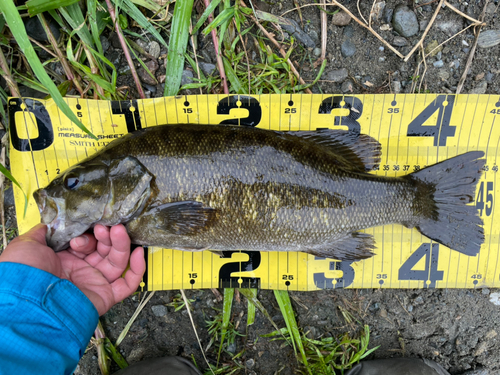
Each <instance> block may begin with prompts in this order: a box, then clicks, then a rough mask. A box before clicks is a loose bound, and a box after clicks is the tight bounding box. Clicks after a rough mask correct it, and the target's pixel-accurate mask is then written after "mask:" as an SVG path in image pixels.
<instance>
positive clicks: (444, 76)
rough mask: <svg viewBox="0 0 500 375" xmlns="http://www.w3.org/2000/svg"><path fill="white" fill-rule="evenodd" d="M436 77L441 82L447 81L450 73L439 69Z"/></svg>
mask: <svg viewBox="0 0 500 375" xmlns="http://www.w3.org/2000/svg"><path fill="white" fill-rule="evenodd" d="M437 76H438V77H439V78H440V79H441V80H443V81H447V80H448V79H449V78H450V73H449V72H448V71H447V70H446V69H439V71H438V72H437Z"/></svg>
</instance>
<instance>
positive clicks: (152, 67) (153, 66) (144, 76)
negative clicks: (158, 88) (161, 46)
mask: <svg viewBox="0 0 500 375" xmlns="http://www.w3.org/2000/svg"><path fill="white" fill-rule="evenodd" d="M146 66H147V68H148V69H149V71H150V72H151V74H152V75H153V77H154V75H155V73H156V71H157V70H158V68H159V65H158V62H157V61H156V60H149V61H148V62H147V63H146ZM137 74H138V75H139V78H140V79H141V81H142V82H144V83H147V84H148V85H151V86H155V85H157V84H158V82H156V79H155V78H153V77H151V76H150V75H149V73H148V72H147V71H146V69H144V68H143V67H142V66H141V67H140V69H139V70H138V71H137Z"/></svg>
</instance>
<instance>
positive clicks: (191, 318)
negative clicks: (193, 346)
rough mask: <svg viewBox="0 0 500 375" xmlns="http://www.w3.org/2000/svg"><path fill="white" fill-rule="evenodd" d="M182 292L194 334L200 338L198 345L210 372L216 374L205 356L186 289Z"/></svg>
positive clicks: (197, 338)
mask: <svg viewBox="0 0 500 375" xmlns="http://www.w3.org/2000/svg"><path fill="white" fill-rule="evenodd" d="M180 292H181V295H182V299H184V305H185V306H186V311H187V313H188V315H189V320H191V325H192V326H193V330H194V334H195V335H196V340H198V345H199V346H200V349H201V354H203V358H204V359H205V362H206V363H207V365H208V368H209V369H210V372H211V373H212V374H213V375H215V373H214V371H213V370H212V367H210V363H208V359H207V357H206V356H205V351H204V350H203V346H202V345H201V340H200V337H199V336H198V331H197V330H196V326H195V325H194V320H193V316H192V315H191V310H190V309H189V301H188V299H187V298H186V294H185V293H184V289H181V290H180Z"/></svg>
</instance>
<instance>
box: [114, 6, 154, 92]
mask: <svg viewBox="0 0 500 375" xmlns="http://www.w3.org/2000/svg"><path fill="white" fill-rule="evenodd" d="M106 5H107V7H108V12H109V15H110V16H111V20H112V21H113V25H114V26H115V28H116V35H118V39H119V40H120V44H121V46H122V49H123V53H124V54H125V58H126V59H127V63H128V65H129V67H130V73H131V74H132V77H134V82H135V85H136V87H137V92H138V93H139V97H140V98H141V99H146V95H144V90H143V89H142V85H141V81H140V80H139V76H138V75H137V71H136V70H135V65H134V62H133V61H132V57H131V56H130V52H129V50H128V47H127V43H126V42H125V38H124V36H123V32H122V29H121V27H120V24H119V23H118V22H117V20H116V14H115V9H114V8H113V5H112V4H111V0H106Z"/></svg>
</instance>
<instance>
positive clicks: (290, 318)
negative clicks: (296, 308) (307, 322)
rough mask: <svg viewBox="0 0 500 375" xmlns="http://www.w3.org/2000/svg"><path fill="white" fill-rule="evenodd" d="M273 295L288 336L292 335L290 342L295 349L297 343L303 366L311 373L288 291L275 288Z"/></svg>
mask: <svg viewBox="0 0 500 375" xmlns="http://www.w3.org/2000/svg"><path fill="white" fill-rule="evenodd" d="M274 296H275V297H276V301H277V302H278V305H279V307H280V309H281V313H282V314H283V318H284V320H285V323H286V326H287V328H288V332H290V336H292V342H293V343H294V344H293V348H294V350H295V351H296V347H295V344H297V347H298V348H299V351H300V354H301V356H302V361H303V363H304V366H305V367H306V369H307V370H308V372H309V373H310V374H311V375H312V373H311V370H310V369H309V367H308V364H307V357H306V352H305V350H304V345H303V344H302V338H301V336H300V332H299V327H298V325H297V321H296V320H295V314H294V312H293V306H292V302H291V301H290V296H289V295H288V292H287V291H286V290H275V291H274Z"/></svg>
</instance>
